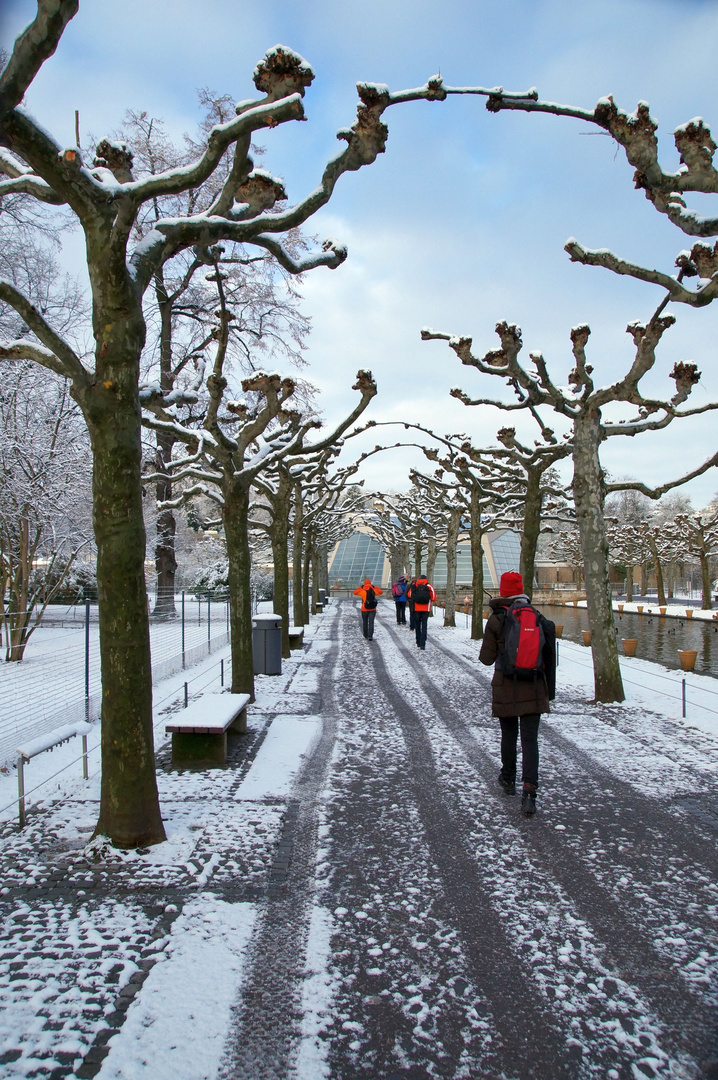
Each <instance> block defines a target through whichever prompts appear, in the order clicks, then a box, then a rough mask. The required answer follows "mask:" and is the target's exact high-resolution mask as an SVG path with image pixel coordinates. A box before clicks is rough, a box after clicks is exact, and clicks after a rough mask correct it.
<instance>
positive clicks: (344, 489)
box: [302, 465, 364, 614]
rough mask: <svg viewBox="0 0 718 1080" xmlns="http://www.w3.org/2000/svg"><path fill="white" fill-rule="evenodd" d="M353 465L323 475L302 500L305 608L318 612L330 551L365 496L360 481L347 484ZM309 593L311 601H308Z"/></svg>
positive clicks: (351, 529) (350, 524) (348, 528)
mask: <svg viewBox="0 0 718 1080" xmlns="http://www.w3.org/2000/svg"><path fill="white" fill-rule="evenodd" d="M356 471H357V466H356V465H350V466H348V467H347V468H345V469H341V470H337V471H336V472H335V473H334V474H329V475H326V477H325V479H324V480H323V482H322V483H318V484H315V485H314V486H313V487H312V488H311V489H310V490H309V492H308V495H307V498H305V500H304V528H305V556H304V565H303V573H302V586H303V590H304V602H305V605H306V606H305V610H308V609H309V608H310V607H311V612H312V614H316V612H317V604H318V603H319V589H321V588H323V589H325V590H326V589H328V587H329V552H330V551H331V549H332V548H333V547H334V545H335V544H336V543H337V542H338V541H339V540H341V539H343V538H344V537H346V536H351V534H352V533H353V532H354V530H355V527H356V520H357V514H358V513H359V512H360V510H361V508H362V506H363V503H364V499H363V495H361V494H360V493H359V492H358V488H359V487H360V486H361V484H363V481H359V482H358V484H356V485H351V486H349V484H348V482H349V478H350V477H351V476H353V475H354V474H355V473H356ZM310 597H311V604H310Z"/></svg>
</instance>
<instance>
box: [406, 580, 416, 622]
mask: <svg viewBox="0 0 718 1080" xmlns="http://www.w3.org/2000/svg"><path fill="white" fill-rule="evenodd" d="M412 585H416V578H415V577H413V578H412V579H411V581H410V582H409V584H408V585H407V587H406V602H407V604H408V605H409V629H410V630H414V631H416V613H415V611H414V601H413V600H412V599H411V586H412Z"/></svg>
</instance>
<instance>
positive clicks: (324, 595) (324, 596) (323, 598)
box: [319, 589, 327, 608]
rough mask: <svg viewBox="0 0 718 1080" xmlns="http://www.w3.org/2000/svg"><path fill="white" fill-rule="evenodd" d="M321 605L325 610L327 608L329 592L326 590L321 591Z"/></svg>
mask: <svg viewBox="0 0 718 1080" xmlns="http://www.w3.org/2000/svg"><path fill="white" fill-rule="evenodd" d="M319 603H320V604H321V605H322V607H323V608H325V607H326V606H327V590H326V589H320V590H319Z"/></svg>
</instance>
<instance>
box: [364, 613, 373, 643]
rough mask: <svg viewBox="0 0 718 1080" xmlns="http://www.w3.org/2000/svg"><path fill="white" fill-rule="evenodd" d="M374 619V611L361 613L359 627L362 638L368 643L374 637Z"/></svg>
mask: <svg viewBox="0 0 718 1080" xmlns="http://www.w3.org/2000/svg"><path fill="white" fill-rule="evenodd" d="M375 617H376V609H375V610H374V611H362V613H361V626H362V633H363V634H364V637H365V638H367V639H368V640H369V641H371V639H372V638H373V637H374V618H375Z"/></svg>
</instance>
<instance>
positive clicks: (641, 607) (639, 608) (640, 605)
mask: <svg viewBox="0 0 718 1080" xmlns="http://www.w3.org/2000/svg"><path fill="white" fill-rule="evenodd" d="M637 607H638V614H639V615H642V614H643V604H638V605H637Z"/></svg>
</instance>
